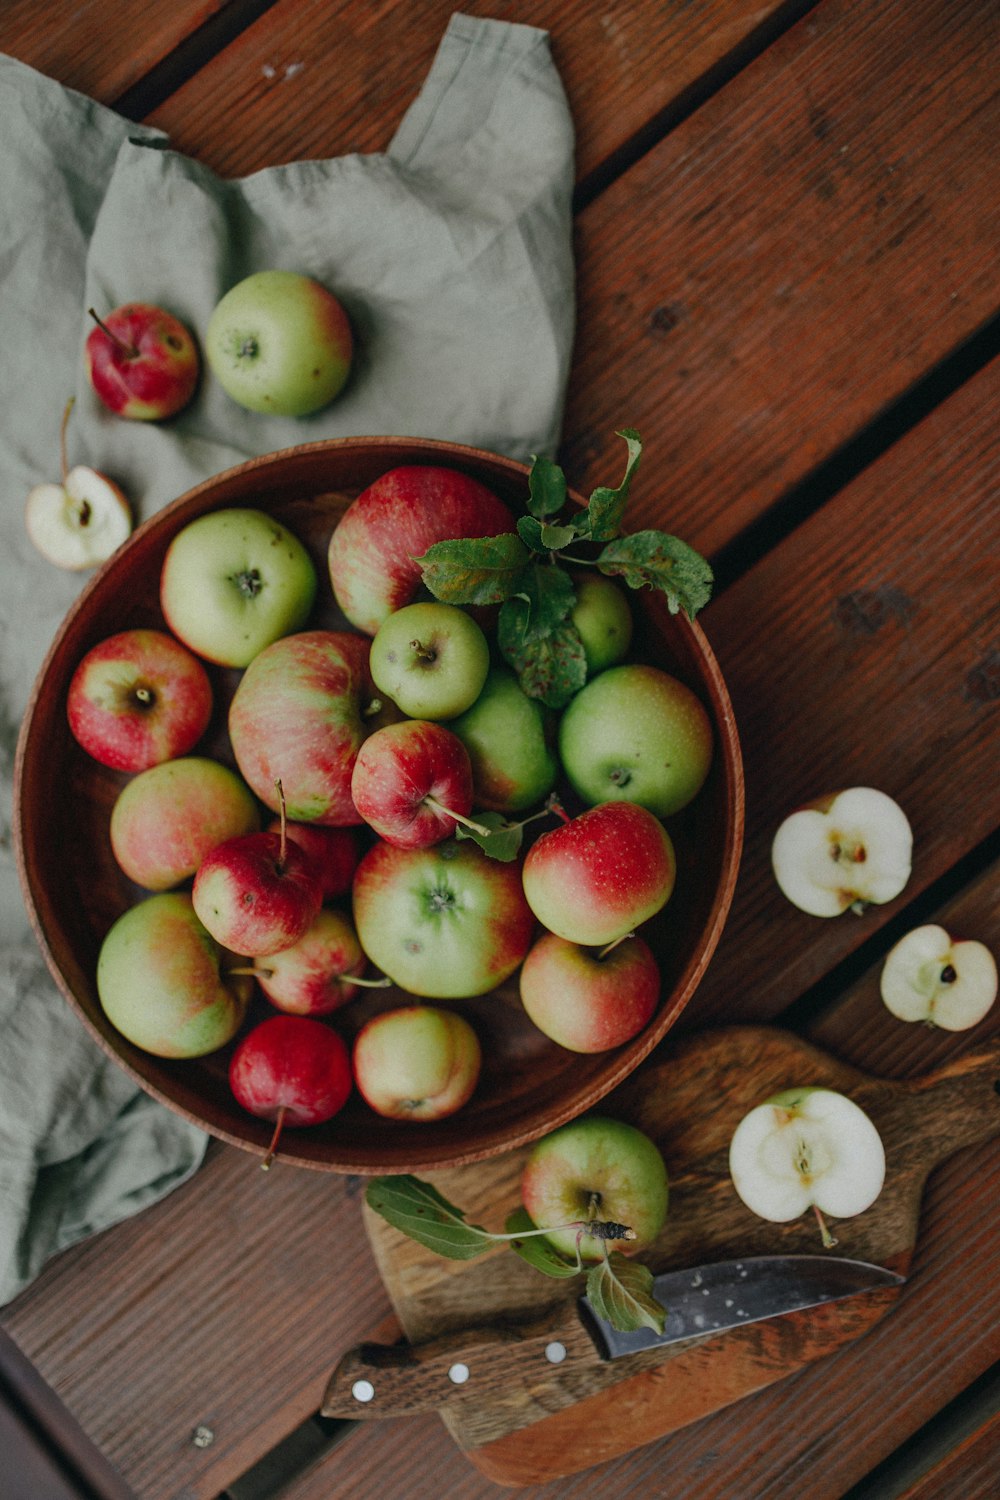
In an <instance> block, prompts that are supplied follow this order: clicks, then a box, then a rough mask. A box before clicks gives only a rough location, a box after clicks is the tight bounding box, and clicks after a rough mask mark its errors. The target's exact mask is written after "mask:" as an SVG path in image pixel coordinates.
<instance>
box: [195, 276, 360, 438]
mask: <svg viewBox="0 0 1000 1500" xmlns="http://www.w3.org/2000/svg"><path fill="white" fill-rule="evenodd" d="M352 355H353V339H352V335H351V325H350V322H349V321H348V317H347V314H346V312H345V311H344V309H343V307H342V306H341V305H340V303H339V302H338V301H337V299H336V297H335V296H334V295H333V293H332V292H330V291H328V290H327V288H326V287H325V286H322V285H321V284H320V283H319V282H318V281H314V280H313V279H312V277H310V276H302V275H300V274H299V273H298V272H297V271H257V272H255V273H254V274H253V275H252V276H247V277H245V278H244V279H243V280H242V281H240V282H237V284H236V286H234V287H231V288H230V290H229V291H228V292H227V293H226V295H225V296H224V297H223V298H222V300H221V302H220V303H219V304H218V306H217V307H216V308H215V311H214V312H213V313H212V316H211V317H210V318H209V320H208V327H207V328H206V330H205V357H206V358H207V360H208V363H209V367H210V368H211V370H212V372H213V374H214V375H215V377H216V379H217V380H218V382H219V384H220V385H221V386H222V388H223V390H224V391H225V392H226V393H227V395H229V396H231V397H232V399H233V400H234V401H236V402H237V403H238V404H239V405H240V406H245V407H247V408H248V409H249V410H250V411H258V412H267V413H271V414H272V415H274V416H281V417H305V416H308V415H309V413H310V412H314V411H319V409H320V408H321V407H323V406H326V405H328V404H329V402H331V401H332V400H333V398H334V397H335V396H336V395H338V394H339V393H340V391H341V390H342V388H343V386H344V384H345V382H346V380H347V377H348V375H349V373H350V369H351V359H352Z"/></svg>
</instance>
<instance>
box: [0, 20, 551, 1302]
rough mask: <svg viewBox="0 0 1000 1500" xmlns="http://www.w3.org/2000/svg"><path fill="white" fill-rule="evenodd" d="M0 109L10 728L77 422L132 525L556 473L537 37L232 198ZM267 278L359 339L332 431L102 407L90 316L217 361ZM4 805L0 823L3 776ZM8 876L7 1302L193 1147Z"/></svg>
mask: <svg viewBox="0 0 1000 1500" xmlns="http://www.w3.org/2000/svg"><path fill="white" fill-rule="evenodd" d="M0 92H2V94H3V97H4V115H5V119H6V120H7V122H8V128H7V131H6V134H5V141H4V147H5V149H4V153H3V156H2V159H0V184H2V190H3V201H4V228H3V230H2V231H0V235H2V236H3V238H4V241H5V243H6V244H8V245H9V246H13V245H14V244H16V246H17V250H18V253H17V255H16V256H11V257H9V261H8V269H7V274H6V277H5V281H4V296H3V299H2V302H0V331H2V334H3V337H4V346H5V348H7V349H8V350H10V351H14V352H13V353H12V354H11V357H10V358H9V359H8V360H7V361H6V362H5V365H4V371H3V374H2V375H0V381H2V382H3V402H2V403H0V484H2V485H4V486H5V487H6V494H5V495H4V496H3V500H4V504H2V505H0V528H3V530H2V536H0V543H2V545H0V559H2V561H0V569H2V584H3V587H2V588H0V628H2V629H4V633H5V640H6V645H5V650H4V653H3V659H2V661H0V702H2V706H3V711H4V713H5V715H6V716H7V719H8V722H10V723H12V724H16V723H18V722H19V721H20V719H21V716H22V714H23V712H24V709H25V706H26V704H27V702H28V698H29V694H30V690H31V687H32V684H33V682H34V679H35V677H36V675H37V672H38V669H39V667H40V665H41V662H42V660H43V658H44V655H45V652H46V650H47V647H48V645H49V642H50V641H51V639H52V637H53V635H54V633H55V631H56V629H57V628H58V626H59V624H60V622H61V620H62V617H63V615H64V614H65V612H66V610H67V608H68V607H69V605H70V604H71V603H72V601H73V600H74V599H75V598H76V596H77V594H78V592H79V590H80V589H81V587H82V586H83V575H79V574H76V573H70V572H68V571H64V570H61V569H58V568H56V567H54V566H53V565H52V563H51V562H49V561H48V560H47V559H46V558H45V557H43V556H42V555H41V554H40V553H39V552H37V551H36V549H35V547H34V546H33V544H32V543H31V541H30V539H29V537H28V534H27V530H26V527H25V521H24V506H25V499H26V496H27V494H28V492H29V491H30V490H31V489H32V488H33V487H34V486H35V485H37V484H38V483H39V482H40V481H43V480H45V479H48V478H50V477H51V470H52V455H53V453H54V452H55V451H56V443H57V440H58V431H59V421H60V417H61V414H62V412H63V409H64V407H65V404H66V401H67V399H68V398H69V397H70V396H75V408H74V425H73V444H74V459H75V461H76V462H78V463H79V464H81V465H84V466H86V467H88V468H92V469H94V470H96V471H98V472H100V473H107V474H113V475H114V476H115V480H116V482H117V483H119V484H120V485H121V487H122V489H123V491H124V492H125V493H126V494H127V495H129V497H130V498H131V499H132V500H133V504H134V506H135V509H136V516H135V520H136V522H137V523H138V522H141V521H142V520H144V519H146V518H148V517H149V516H150V515H152V514H153V513H155V512H156V511H158V510H159V509H160V508H161V507H162V506H163V505H165V504H166V503H167V502H168V501H170V500H172V499H173V498H174V497H175V496H177V495H180V494H182V493H183V492H184V491H185V490H187V489H189V488H191V487H192V486H194V485H195V484H197V483H200V482H201V481H202V480H204V479H206V478H208V477H210V476H211V475H214V474H216V473H218V472H219V471H220V470H222V469H225V468H227V467H229V466H230V465H232V464H234V463H238V462H240V461H242V460H243V459H246V458H250V457H253V456H255V455H257V454H262V453H266V452H271V451H274V450H276V449H281V448H285V447H289V446H292V445H294V444H296V443H300V442H305V441H311V440H313V439H320V438H334V437H340V436H359V435H363V436H375V435H378V434H393V435H400V436H406V435H413V436H420V437H428V436H431V437H435V438H442V439H451V440H454V441H458V442H465V443H469V444H472V445H474V446H479V447H483V448H488V449H491V450H493V451H495V452H498V453H501V454H504V455H507V456H510V457H512V458H515V459H519V460H522V461H524V460H527V459H528V457H529V456H530V455H531V454H532V453H536V452H552V451H554V450H555V448H556V446H557V443H558V439H559V435H560V424H561V418H562V409H563V401H564V397H565V388H566V380H567V374H568V369H569V362H570V356H571V352H572V343H573V331H574V312H575V307H574V264H573V249H572V236H571V194H572V188H573V178H574V162H573V147H574V139H573V123H572V119H571V116H570V113H569V109H568V106H567V103H566V99H565V95H564V93H563V90H562V85H561V81H560V79H559V76H558V73H557V71H556V69H555V67H554V64H553V61H552V57H551V53H550V50H549V44H548V37H547V34H546V33H545V32H543V31H541V30H538V29H536V28H534V27H531V26H525V25H518V24H513V23H507V22H502V21H494V20H482V19H479V18H476V17H471V16H465V15H460V14H459V15H455V16H453V17H452V18H451V20H450V21H449V22H448V25H447V29H446V31H445V33H444V35H443V37H442V40H441V44H440V48H439V51H438V54H437V56H436V57H435V59H434V62H433V64H432V67H431V69H430V72H429V74H428V76H427V78H426V80H425V82H424V84H423V87H422V88H421V90H420V93H419V95H418V97H417V98H416V99H415V100H414V102H413V103H412V105H411V107H410V109H409V110H408V112H407V114H406V115H405V117H404V119H403V121H402V123H401V125H400V126H399V128H398V130H397V131H396V133H395V135H394V136H393V138H392V140H391V141H389V142H387V144H386V149H385V152H384V153H383V154H381V155H372V156H365V157H351V158H344V159H338V158H331V159H329V160H309V161H292V162H289V163H287V164H285V165H281V166H277V167H273V168H266V169H264V170H262V171H259V172H256V173H254V174H253V177H252V179H245V180H233V181H224V180H222V179H221V178H219V177H218V176H217V175H215V174H214V173H213V172H212V171H211V170H210V169H209V168H207V167H206V166H204V165H203V164H201V163H199V162H197V161H194V160H192V159H190V158H188V157H185V156H184V155H183V154H181V153H180V152H179V151H175V150H172V149H171V148H170V141H169V139H168V138H166V137H165V136H164V134H163V133H162V132H161V131H159V130H156V129H154V128H150V127H147V126H143V125H141V124H138V125H137V124H136V123H134V122H133V121H131V120H127V119H125V118H124V117H122V116H120V115H118V114H116V113H115V112H114V111H112V110H110V109H107V108H105V107H103V106H101V105H99V104H97V103H96V102H94V101H93V100H90V99H88V98H86V97H85V96H83V95H81V94H79V93H76V92H74V91H72V90H68V89H64V88H63V87H62V86H60V85H59V84H57V83H56V82H55V81H54V80H52V79H49V78H46V77H45V76H44V75H43V74H41V73H39V72H37V71H36V70H33V69H31V68H29V67H26V66H25V65H23V64H21V63H19V62H18V61H17V60H15V59H14V58H11V57H7V56H5V57H0ZM540 264H541V265H543V266H544V275H539V274H537V272H538V266H539V265H540ZM270 270H287V271H293V272H297V273H299V274H301V275H305V276H310V277H312V278H314V279H315V280H316V281H318V282H319V283H320V284H321V285H322V286H324V287H326V288H327V289H328V290H329V291H330V292H331V293H332V294H333V295H334V296H335V297H336V298H337V299H338V301H339V302H340V303H341V304H342V306H343V308H344V310H345V312H346V314H347V316H348V318H349V320H350V323H351V327H352V331H353V335H354V338H355V348H354V352H353V358H352V365H351V370H350V374H349V377H348V380H347V383H346V385H345V386H344V388H343V389H342V390H341V391H340V393H339V394H338V395H337V396H336V398H335V399H334V400H333V401H332V402H331V403H330V404H329V405H327V406H325V407H323V408H321V409H320V410H318V411H316V412H315V413H313V414H312V415H305V416H301V417H295V416H284V415H279V414H272V413H260V412H255V411H251V410H249V409H247V408H245V407H242V406H240V405H239V404H237V403H236V402H234V401H233V399H232V398H231V397H230V396H229V395H228V394H227V393H226V391H225V389H224V388H223V386H222V384H221V383H220V382H219V380H218V378H217V377H216V375H215V374H214V372H213V371H212V370H211V369H210V368H208V367H206V363H205V360H204V358H203V361H202V370H201V376H200V379H199V381H198V384H197V386H196V388H195V390H194V393H193V395H192V397H191V399H190V400H189V402H188V403H187V405H186V406H184V408H183V409H182V410H180V411H179V412H177V414H176V415H174V416H171V417H169V418H168V419H166V420H163V421H156V422H149V421H129V420H126V419H124V418H123V417H121V416H120V415H118V414H116V413H114V412H112V411H110V410H108V408H107V407H105V406H104V404H103V403H102V402H101V400H100V398H99V397H98V396H97V394H96V393H95V391H94V390H93V388H92V386H91V384H90V381H89V379H88V376H87V372H86V369H85V366H84V358H83V355H84V345H85V342H86V340H87V338H88V336H89V334H90V330H91V328H92V327H93V320H92V319H91V318H90V316H89V315H88V312H87V309H88V308H91V307H92V308H94V309H95V311H97V312H98V313H99V314H101V315H102V316H103V313H104V312H111V311H113V310H115V309H117V308H120V307H122V306H125V305H127V304H129V303H134V302H139V303H146V304H152V305H154V306H158V307H162V308H164V309H166V310H169V311H170V312H171V313H172V314H173V315H174V316H176V317H177V318H178V319H179V320H180V321H181V322H182V323H183V324H184V325H185V326H186V327H187V328H188V329H190V330H191V332H192V333H193V334H194V337H195V340H196V342H197V343H198V345H199V348H200V351H201V353H202V355H203V356H204V354H205V339H206V330H207V328H208V324H209V320H210V318H211V316H212V313H213V311H214V309H215V308H216V307H217V306H218V304H219V303H220V302H221V301H222V299H223V298H224V296H225V295H226V294H227V292H229V290H230V289H231V288H232V287H235V286H236V285H237V284H238V283H240V282H241V281H243V280H244V279H245V278H246V277H248V276H250V275H252V274H253V273H255V272H258V271H270ZM5 786H6V791H7V796H8V802H9V800H10V794H11V784H10V778H9V772H8V773H6V781H5ZM2 859H3V863H2V864H0V943H2V950H0V973H2V976H3V979H2V983H0V1016H2V1018H3V1021H4V1026H5V1033H4V1034H5V1046H4V1054H3V1059H2V1060H0V1154H2V1156H3V1158H4V1159H5V1160H6V1161H8V1162H9V1163H16V1164H17V1167H16V1170H15V1168H14V1167H13V1166H12V1168H11V1175H10V1179H9V1181H8V1183H7V1184H6V1195H5V1203H4V1210H5V1211H4V1214H3V1215H2V1216H0V1304H2V1303H3V1302H5V1301H8V1300H10V1298H12V1297H13V1296H14V1295H16V1293H17V1291H18V1290H19V1289H20V1288H21V1287H23V1286H24V1285H26V1284H27V1283H28V1282H29V1281H31V1280H32V1279H33V1277H34V1276H35V1275H36V1274H37V1273H38V1271H39V1270H40V1268H41V1266H42V1265H43V1264H44V1263H45V1261H46V1260H47V1259H48V1258H49V1256H50V1255H51V1254H52V1253H54V1251H55V1250H56V1249H61V1248H64V1247H65V1245H66V1244H67V1243H68V1242H69V1238H70V1237H72V1238H79V1237H82V1236H83V1235H86V1234H88V1233H90V1232H92V1231H96V1230H98V1229H102V1228H104V1227H107V1225H109V1224H111V1223H114V1222H115V1220H116V1219H117V1218H120V1217H122V1216H124V1215H125V1214H128V1213H131V1212H133V1211H135V1210H136V1209H138V1208H141V1207H142V1206H143V1205H144V1204H145V1203H148V1202H152V1201H154V1200H155V1198H157V1197H159V1196H162V1195H163V1194H164V1193H165V1192H167V1191H168V1190H170V1189H171V1188H172V1187H174V1186H176V1185H177V1184H179V1183H180V1182H182V1181H184V1179H185V1178H186V1177H187V1176H189V1175H190V1173H191V1172H192V1171H193V1170H195V1169H196V1167H197V1165H198V1163H199V1161H200V1159H201V1155H202V1152H203V1150H204V1145H205V1138H204V1136H203V1134H202V1133H201V1132H200V1131H198V1130H197V1129H195V1128H194V1127H193V1126H191V1125H190V1124H188V1123H187V1122H186V1121H183V1120H182V1119H180V1118H179V1117H177V1116H175V1115H174V1114H173V1113H172V1112H170V1111H167V1110H165V1109H164V1108H163V1107H162V1106H161V1105H159V1104H157V1103H155V1102H154V1101H153V1100H151V1099H150V1098H149V1097H148V1096H146V1095H144V1094H141V1093H140V1092H139V1091H138V1090H137V1087H136V1085H135V1084H134V1083H133V1082H132V1081H131V1080H130V1079H129V1078H127V1077H126V1076H125V1074H124V1073H123V1072H122V1071H121V1070H120V1069H119V1068H118V1066H117V1064H115V1063H114V1062H112V1061H111V1060H110V1059H107V1058H105V1057H104V1055H103V1054H101V1053H99V1051H98V1049H97V1048H96V1046H94V1045H93V1043H92V1042H91V1041H90V1039H89V1037H87V1036H86V1035H85V1034H84V1033H83V1031H82V1029H81V1028H80V1025H79V1022H78V1021H77V1019H76V1017H75V1016H74V1015H73V1014H72V1013H71V1011H70V1010H69V1007H68V1006H66V1005H65V1004H64V1002H63V1001H62V1000H61V998H60V997H59V996H58V994H57V993H56V991H55V987H54V985H53V984H52V983H51V981H50V979H49V977H48V975H47V973H46V971H45V967H44V964H43V963H42V961H41V958H40V956H39V954H38V950H37V945H36V943H35V940H34V937H33V935H32V933H31V930H30V926H29V923H28V920H27V915H26V913H25V911H24V904H23V901H22V899H21V893H20V890H19V886H18V882H17V877H16V873H15V870H14V865H13V858H12V856H11V854H10V852H9V851H8V852H6V853H5V854H4V855H3V856H2ZM70 1122H72V1126H71V1124H70ZM84 1153H86V1155H87V1163H88V1169H87V1171H88V1175H87V1176H84V1174H83V1173H82V1172H80V1171H77V1169H76V1163H77V1161H78V1159H79V1158H81V1157H82V1156H83V1154H84ZM48 1168H52V1170H51V1171H49V1170H48ZM71 1226H72V1227H71Z"/></svg>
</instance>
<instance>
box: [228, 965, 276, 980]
mask: <svg viewBox="0 0 1000 1500" xmlns="http://www.w3.org/2000/svg"><path fill="white" fill-rule="evenodd" d="M273 973H274V970H273V969H258V968H256V967H255V966H254V965H252V964H251V965H250V967H249V968H247V967H244V968H241V969H227V970H226V976H227V977H228V976H229V975H230V974H249V975H250V976H251V977H252V978H254V979H256V978H257V977H258V976H259V977H260V978H261V979H270V977H271V975H272V974H273Z"/></svg>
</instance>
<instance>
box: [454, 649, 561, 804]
mask: <svg viewBox="0 0 1000 1500" xmlns="http://www.w3.org/2000/svg"><path fill="white" fill-rule="evenodd" d="M551 723H552V715H551V712H550V711H549V710H548V709H546V708H544V707H543V705H542V704H541V703H539V702H538V700H537V699H536V698H529V697H528V695H527V694H526V693H525V692H523V690H522V688H521V685H520V683H519V682H518V680H517V678H516V677H515V675H514V673H513V672H512V671H511V670H510V669H509V667H491V668H490V670H489V673H488V674H487V677H486V681H485V683H484V684H483V688H482V691H481V693H480V694H479V697H478V698H477V699H476V701H475V703H473V705H472V707H471V708H467V709H466V711H465V713H464V714H459V716H458V718H457V719H451V720H449V723H448V728H449V729H450V730H451V732H452V734H457V735H458V738H459V739H460V740H461V741H462V743H463V745H464V746H465V748H466V750H467V751H468V753H469V760H470V761H471V762H472V784H473V787H474V790H475V798H474V801H475V806H476V807H481V808H489V809H491V810H492V811H494V812H503V813H514V812H524V811H525V809H526V808H529V807H534V806H535V805H536V804H537V803H539V802H541V801H542V799H543V798H544V797H546V796H547V795H548V793H549V792H550V791H551V790H552V788H553V786H554V785H555V780H556V776H557V775H558V772H559V765H558V762H557V760H556V757H555V754H554V753H553V750H552V747H551V739H552V735H551V733H550V726H551Z"/></svg>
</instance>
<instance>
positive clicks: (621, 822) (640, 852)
mask: <svg viewBox="0 0 1000 1500" xmlns="http://www.w3.org/2000/svg"><path fill="white" fill-rule="evenodd" d="M598 680H599V679H597V678H595V681H598ZM675 875H676V863H675V860H674V847H673V843H672V841H671V839H670V835H669V834H668V833H667V830H666V829H665V828H664V826H663V824H662V823H661V822H660V820H659V818H657V817H655V816H654V814H653V813H651V812H647V810H646V809H645V808H644V807H640V806H639V804H638V803H636V802H604V803H601V805H600V806H598V807H592V808H589V809H588V810H587V811H586V812H584V813H581V814H580V816H579V817H577V818H572V819H570V820H569V821H568V822H566V823H561V824H560V825H559V827H558V828H553V829H551V830H550V831H549V832H548V833H543V834H542V836H541V837H540V838H539V839H538V840H537V841H536V842H535V843H534V844H532V846H531V848H530V849H529V850H528V853H527V855H526V856H525V860H524V894H525V896H526V897H527V901H528V905H529V906H530V907H531V910H532V911H533V912H534V914H535V916H536V917H537V918H538V920H539V921H540V922H541V923H542V925H543V926H544V927H547V928H548V929H549V931H550V932H554V933H557V934H558V936H559V937H563V938H566V939H567V941H568V942H571V943H584V944H586V945H588V946H591V947H600V946H602V945H603V944H605V943H611V942H614V940H615V939H616V938H620V937H624V936H625V934H626V933H628V932H632V931H634V929H635V928H636V927H638V926H639V924H640V923H641V922H645V921H646V920H647V919H648V918H649V917H652V916H654V915H655V913H656V912H658V911H659V910H660V909H661V907H663V906H664V905H665V904H666V902H667V901H668V900H669V898H670V895H671V893H672V891H673V888H674V879H675Z"/></svg>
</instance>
